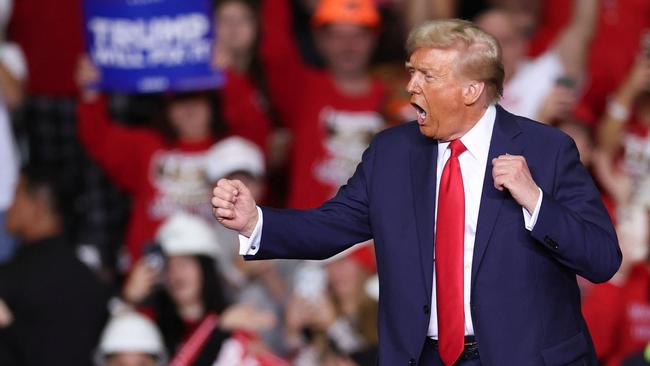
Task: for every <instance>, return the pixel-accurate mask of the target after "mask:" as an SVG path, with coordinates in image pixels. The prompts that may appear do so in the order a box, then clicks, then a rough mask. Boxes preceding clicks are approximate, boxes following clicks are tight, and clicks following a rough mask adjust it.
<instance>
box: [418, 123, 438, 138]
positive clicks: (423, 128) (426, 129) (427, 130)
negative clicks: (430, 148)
mask: <svg viewBox="0 0 650 366" xmlns="http://www.w3.org/2000/svg"><path fill="white" fill-rule="evenodd" d="M418 128H419V129H420V133H421V134H422V135H424V136H426V137H430V138H432V139H436V138H437V133H436V132H437V131H435V130H434V129H433V128H431V126H428V125H427V124H426V123H425V124H420V123H418Z"/></svg>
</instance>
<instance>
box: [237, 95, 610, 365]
mask: <svg viewBox="0 0 650 366" xmlns="http://www.w3.org/2000/svg"><path fill="white" fill-rule="evenodd" d="M437 153H438V149H437V141H435V140H433V139H431V138H427V137H425V136H423V135H422V134H421V133H420V131H419V128H418V125H417V124H416V123H413V122H412V123H407V124H404V125H400V126H397V127H394V128H390V129H387V130H385V131H383V132H381V133H380V134H378V135H377V136H376V137H375V139H374V140H373V142H372V143H371V145H370V147H369V148H368V149H367V150H366V152H365V153H364V155H363V160H362V162H361V164H359V166H358V168H357V170H356V172H355V174H354V176H352V178H350V180H349V181H348V183H347V184H346V185H345V186H343V187H341V189H340V190H339V192H338V193H337V195H336V196H335V197H334V198H332V199H331V200H329V201H327V202H326V203H324V204H323V205H322V206H321V207H319V208H316V209H312V210H306V211H299V210H279V209H272V208H263V215H264V225H263V228H262V236H261V246H260V251H259V252H258V253H257V254H256V255H255V256H254V257H252V258H254V259H264V258H302V259H321V258H327V257H329V256H331V255H333V254H335V253H337V252H340V251H342V250H344V249H345V248H347V247H349V246H351V245H353V244H354V243H358V242H361V241H365V240H367V239H370V238H374V239H375V250H376V255H377V266H378V273H379V288H380V290H379V293H380V299H379V342H380V344H379V359H378V364H379V365H386V366H395V365H404V366H406V365H415V364H416V362H417V361H416V360H418V359H419V356H420V353H421V352H422V349H423V346H424V341H425V337H426V334H427V328H428V323H429V311H430V301H431V289H432V286H433V284H432V273H433V259H432V258H433V252H434V248H433V247H434V220H433V215H434V208H435V205H436V202H435V189H436V182H435V179H436V160H437ZM505 153H508V154H511V155H523V156H524V157H525V158H526V161H527V163H528V166H529V168H530V171H531V174H532V176H533V179H534V180H535V182H536V183H537V185H538V186H539V187H540V188H541V189H542V190H543V192H544V194H543V200H542V204H541V207H540V211H539V216H538V219H537V223H536V225H535V227H534V229H533V230H532V231H528V230H526V228H525V227H524V218H523V214H522V208H521V206H520V205H519V204H517V202H516V201H515V200H514V199H513V198H512V197H511V196H510V195H509V193H508V192H507V191H498V190H497V189H495V188H494V183H493V180H492V162H491V160H492V158H494V157H497V156H499V155H501V154H505ZM438 225H444V223H443V222H439V223H438ZM249 259H250V258H249ZM620 262H621V252H620V249H619V246H618V241H617V239H616V234H615V232H614V229H613V227H612V224H611V221H610V219H609V216H608V214H607V212H606V210H605V208H604V207H603V205H602V202H601V200H600V195H599V193H598V191H597V189H596V188H595V186H594V184H593V182H592V180H591V178H590V176H589V174H588V172H587V171H586V170H585V168H584V167H583V166H582V164H581V163H580V160H579V157H578V152H577V149H576V146H575V144H574V142H573V140H571V138H569V137H568V136H566V135H565V134H563V133H562V132H560V131H559V130H558V129H555V128H552V127H549V126H546V125H543V124H540V123H537V122H534V121H531V120H528V119H525V118H523V117H519V116H515V115H513V114H510V113H509V112H507V111H505V110H504V109H503V108H501V107H499V106H497V116H496V121H495V126H494V130H493V133H492V140H491V143H490V152H489V157H488V161H487V169H486V173H485V178H484V182H483V192H482V196H481V203H480V211H479V217H478V223H477V233H476V241H475V246H474V259H473V265H472V279H471V284H472V285H471V286H472V287H471V299H470V303H471V313H472V314H471V315H472V320H473V323H474V330H475V335H476V338H477V341H478V344H479V353H480V357H481V362H482V364H483V365H488V366H505V365H517V366H535V365H547V366H555V365H592V364H595V363H596V359H595V353H594V349H593V344H592V342H591V338H590V336H589V332H588V330H587V328H586V325H585V322H584V319H583V317H582V314H581V311H580V293H579V290H578V285H577V283H576V274H577V275H580V276H582V277H584V278H586V279H588V280H590V281H593V282H603V281H606V280H608V279H609V278H611V277H612V276H613V275H614V273H615V272H616V271H617V269H618V267H619V265H620Z"/></svg>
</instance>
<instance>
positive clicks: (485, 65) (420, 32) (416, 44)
mask: <svg viewBox="0 0 650 366" xmlns="http://www.w3.org/2000/svg"><path fill="white" fill-rule="evenodd" d="M420 48H441V49H448V48H456V49H458V50H459V51H460V52H461V54H462V57H461V58H460V60H459V63H458V64H457V67H458V69H459V70H460V71H461V73H462V74H463V75H464V76H466V77H468V78H470V79H473V80H478V81H483V82H485V84H486V92H487V96H488V99H489V101H490V103H496V102H498V101H499V98H500V97H501V96H502V95H503V79H504V78H505V73H504V70H503V63H502V61H501V47H500V46H499V42H498V41H497V40H496V39H495V38H494V37H493V36H492V35H490V34H489V33H487V32H485V31H484V30H482V29H480V28H479V27H478V26H477V25H476V24H474V23H472V22H468V21H466V20H461V19H443V20H432V21H428V22H424V23H422V24H420V25H418V26H416V27H415V28H413V30H412V31H411V33H410V34H409V36H408V39H407V40H406V51H407V53H408V55H409V57H410V56H411V54H413V52H415V51H416V50H417V49H420Z"/></svg>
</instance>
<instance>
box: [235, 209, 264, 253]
mask: <svg viewBox="0 0 650 366" xmlns="http://www.w3.org/2000/svg"><path fill="white" fill-rule="evenodd" d="M263 222H264V216H263V215H262V209H261V208H260V207H259V206H257V224H255V229H253V233H252V234H251V236H250V237H249V238H247V237H245V236H244V235H242V234H239V255H255V254H257V251H258V250H260V243H261V242H262V224H263Z"/></svg>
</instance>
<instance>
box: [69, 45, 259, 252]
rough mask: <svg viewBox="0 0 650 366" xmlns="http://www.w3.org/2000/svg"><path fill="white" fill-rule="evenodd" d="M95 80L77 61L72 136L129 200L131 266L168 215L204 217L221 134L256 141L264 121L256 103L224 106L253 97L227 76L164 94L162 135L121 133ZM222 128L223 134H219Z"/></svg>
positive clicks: (86, 64)
mask: <svg viewBox="0 0 650 366" xmlns="http://www.w3.org/2000/svg"><path fill="white" fill-rule="evenodd" d="M100 78H101V75H100V72H99V70H98V69H97V68H96V67H95V65H94V64H93V63H92V62H91V61H90V60H89V59H88V58H86V57H84V58H82V59H81V61H80V63H79V68H78V70H77V82H78V85H79V88H80V98H81V99H80V103H79V105H78V107H77V116H78V119H79V122H78V123H79V125H78V133H79V137H80V139H81V142H82V144H83V145H84V146H85V147H86V149H87V151H88V153H89V154H90V156H91V157H92V158H93V159H94V160H95V161H96V162H97V163H99V165H100V166H101V167H103V168H104V169H105V170H106V172H107V173H108V175H109V176H110V177H111V178H112V179H113V181H114V182H116V183H117V184H118V185H119V186H120V187H121V188H123V189H124V190H125V191H127V192H128V193H129V194H130V195H131V197H132V198H133V201H132V204H133V206H132V207H133V208H132V214H131V218H130V222H129V226H128V232H127V238H126V244H127V250H128V255H129V258H130V259H131V261H132V263H134V262H135V261H136V260H137V259H138V258H139V257H140V256H141V252H142V248H143V247H144V245H145V244H146V243H147V242H148V241H150V240H151V239H153V236H154V233H155V231H156V228H157V227H158V225H159V224H160V223H161V222H162V221H163V220H164V219H165V218H167V217H168V216H169V215H171V214H173V213H175V212H178V211H185V212H189V213H192V214H196V215H199V216H202V217H204V218H208V217H210V210H209V207H206V206H205V199H206V197H209V194H210V187H209V183H208V181H207V179H206V177H205V169H204V166H205V164H204V159H205V154H206V152H207V151H208V150H209V148H210V147H211V146H212V145H213V144H214V143H215V142H216V141H217V140H219V139H220V138H221V137H224V136H225V135H242V136H244V137H247V138H249V139H251V140H253V141H258V142H260V143H261V141H264V140H265V139H266V138H265V135H266V133H267V131H268V128H269V121H268V119H267V118H266V116H265V114H264V113H262V112H261V111H260V110H259V108H258V106H257V105H254V104H252V103H245V102H240V103H229V102H228V100H231V99H240V98H241V100H244V101H246V100H252V99H253V98H252V97H251V96H250V93H253V92H254V89H252V88H250V87H248V86H247V85H246V84H242V83H238V80H239V79H237V78H231V79H229V80H228V81H227V82H226V84H225V85H224V87H223V89H221V90H219V91H218V92H217V91H210V90H203V91H196V92H189V93H168V94H165V97H164V103H163V105H161V109H163V110H164V113H163V115H164V118H163V120H164V121H163V122H164V123H163V128H162V130H155V129H150V128H137V129H136V128H127V127H124V126H120V125H119V124H117V123H115V122H113V121H111V119H110V117H109V115H108V111H107V105H106V98H105V97H104V96H103V95H102V93H100V92H99V91H97V90H94V89H92V88H91V87H90V85H93V84H96V83H97V81H98V80H99V79H100ZM247 96H248V97H247ZM219 99H221V100H222V101H223V102H224V103H223V104H222V105H221V107H222V108H218V107H217V106H218V104H217V103H216V101H218V100H219ZM223 129H225V130H226V132H225V133H224V132H219V130H223ZM260 136H262V137H260Z"/></svg>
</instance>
